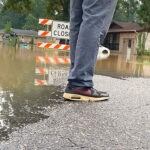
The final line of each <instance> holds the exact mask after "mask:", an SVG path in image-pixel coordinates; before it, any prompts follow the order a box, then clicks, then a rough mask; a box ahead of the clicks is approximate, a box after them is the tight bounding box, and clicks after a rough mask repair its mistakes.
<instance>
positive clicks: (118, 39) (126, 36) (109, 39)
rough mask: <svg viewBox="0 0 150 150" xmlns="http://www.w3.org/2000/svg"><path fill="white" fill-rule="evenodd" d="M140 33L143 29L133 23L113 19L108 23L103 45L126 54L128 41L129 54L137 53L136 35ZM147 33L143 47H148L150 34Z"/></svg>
mask: <svg viewBox="0 0 150 150" xmlns="http://www.w3.org/2000/svg"><path fill="white" fill-rule="evenodd" d="M140 33H145V30H144V29H143V28H142V27H140V26H139V25H137V24H135V23H127V22H118V21H114V22H112V23H111V25H110V28H109V31H108V34H107V36H106V38H105V40H104V41H103V45H104V46H105V47H108V48H109V49H110V50H112V51H115V52H118V53H121V54H127V48H128V44H129V43H130V46H131V54H137V48H138V35H139V34H140ZM147 34H148V37H147V40H146V43H145V48H146V49H150V34H149V33H147Z"/></svg>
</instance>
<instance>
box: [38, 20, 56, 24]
mask: <svg viewBox="0 0 150 150" xmlns="http://www.w3.org/2000/svg"><path fill="white" fill-rule="evenodd" d="M39 24H43V25H52V24H53V20H49V19H39Z"/></svg>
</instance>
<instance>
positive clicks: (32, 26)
mask: <svg viewBox="0 0 150 150" xmlns="http://www.w3.org/2000/svg"><path fill="white" fill-rule="evenodd" d="M23 29H26V30H38V29H39V26H38V18H35V17H34V16H32V15H29V16H27V17H26V23H25V25H24V26H23Z"/></svg>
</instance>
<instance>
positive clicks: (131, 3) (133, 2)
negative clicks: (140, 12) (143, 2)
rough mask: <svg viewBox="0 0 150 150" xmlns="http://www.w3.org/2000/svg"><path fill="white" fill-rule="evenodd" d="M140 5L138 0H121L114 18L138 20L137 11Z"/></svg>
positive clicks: (129, 20) (125, 20)
mask: <svg viewBox="0 0 150 150" xmlns="http://www.w3.org/2000/svg"><path fill="white" fill-rule="evenodd" d="M138 7H139V1H138V0H119V1H118V4H117V8H116V11H115V15H114V19H113V20H117V21H124V22H136V21H137V20H138V16H137V13H136V10H137V8H138Z"/></svg>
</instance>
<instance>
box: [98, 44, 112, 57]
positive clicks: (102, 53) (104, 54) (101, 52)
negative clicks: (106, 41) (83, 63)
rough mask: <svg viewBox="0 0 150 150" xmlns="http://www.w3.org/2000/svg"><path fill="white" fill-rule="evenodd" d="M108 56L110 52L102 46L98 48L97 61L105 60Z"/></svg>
mask: <svg viewBox="0 0 150 150" xmlns="http://www.w3.org/2000/svg"><path fill="white" fill-rule="evenodd" d="M109 56H110V50H109V49H108V48H106V47H104V46H100V47H99V51H98V56H97V59H107V58H108V57H109Z"/></svg>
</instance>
